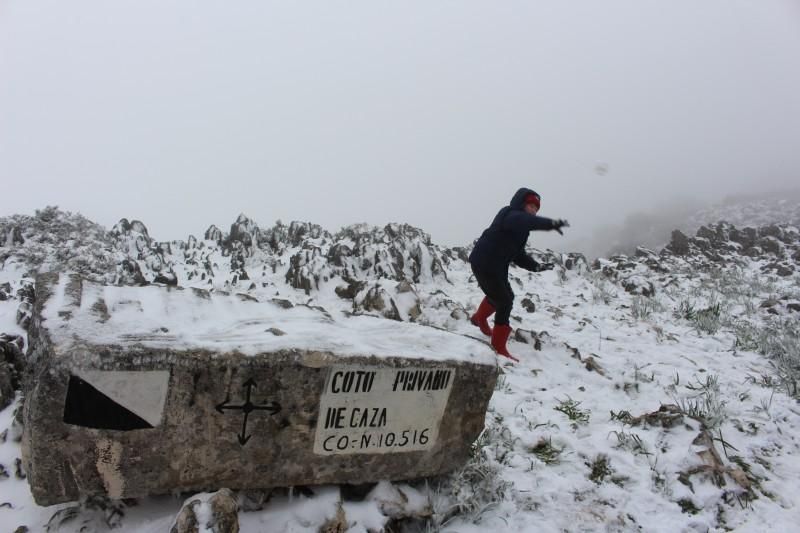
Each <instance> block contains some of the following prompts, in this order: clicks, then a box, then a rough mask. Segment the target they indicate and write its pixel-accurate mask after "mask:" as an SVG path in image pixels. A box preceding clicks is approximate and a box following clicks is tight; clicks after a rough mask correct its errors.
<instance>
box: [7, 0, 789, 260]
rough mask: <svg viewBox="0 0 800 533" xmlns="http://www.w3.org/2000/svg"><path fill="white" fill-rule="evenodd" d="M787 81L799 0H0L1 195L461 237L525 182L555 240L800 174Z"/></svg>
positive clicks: (544, 239) (92, 207) (551, 243)
mask: <svg viewBox="0 0 800 533" xmlns="http://www.w3.org/2000/svg"><path fill="white" fill-rule="evenodd" d="M798 95H800V2H798V1H797V0H762V1H750V0H670V1H655V0H613V1H612V0H604V1H601V2H598V1H575V2H563V1H561V0H547V1H545V0H540V1H536V2H533V1H527V2H521V1H502V2H489V1H482V2H478V1H467V0H459V1H431V0H426V1H409V2H391V3H390V2H380V1H347V2H343V1H325V2H309V1H303V2H267V1H255V0H253V1H244V0H240V1H238V2H210V1H189V0H185V1H177V0H176V1H163V0H162V1H142V0H137V1H115V2H107V1H100V0H96V1H82V0H76V1H71V2H61V1H58V0H50V1H41V0H0V182H1V183H2V186H1V188H0V216H6V215H11V214H16V213H27V214H31V213H33V211H34V209H37V208H42V207H44V206H46V205H58V206H60V207H61V208H63V209H66V210H69V211H78V212H81V213H82V214H84V215H85V216H87V217H89V218H90V219H92V220H95V221H97V222H99V223H101V224H103V225H104V226H106V227H109V228H110V227H111V226H112V225H113V224H114V223H115V222H117V221H118V220H119V219H120V218H122V217H127V218H135V219H139V220H142V221H143V222H144V223H145V224H146V225H147V226H148V228H149V230H150V234H151V235H152V236H153V237H155V238H157V239H159V240H170V239H179V238H180V239H183V238H186V237H187V236H188V235H189V234H194V235H198V236H199V235H202V233H203V231H204V230H205V229H206V228H207V227H208V226H209V225H210V224H216V225H218V226H220V227H221V228H223V229H224V230H226V231H227V230H228V229H229V227H230V224H231V223H232V222H233V221H234V220H235V218H236V216H237V215H238V214H239V213H242V212H243V213H245V214H247V215H249V216H250V217H251V218H253V219H254V220H256V221H257V222H258V223H259V224H260V225H261V226H270V225H271V224H272V223H273V222H274V221H275V220H277V219H282V220H283V221H284V222H289V221H291V220H305V221H310V222H315V223H318V224H321V225H322V226H324V227H326V228H327V229H329V230H331V231H335V230H337V229H338V228H339V227H341V226H342V225H345V224H350V223H355V222H368V223H371V224H378V225H383V224H385V223H387V222H392V221H399V222H408V223H410V224H412V225H415V226H418V227H421V228H423V229H424V230H426V231H428V232H429V233H430V234H431V235H432V237H433V239H434V241H435V242H438V243H440V244H447V245H464V244H467V243H469V242H471V241H472V240H473V239H474V238H476V237H477V236H478V235H479V234H480V232H481V231H482V230H483V229H484V228H485V227H486V226H487V225H488V224H489V222H490V221H491V219H492V217H493V216H494V214H495V213H496V211H497V210H498V209H499V208H500V207H501V206H502V205H504V204H506V203H507V202H508V200H509V199H510V198H511V196H512V194H513V193H514V191H515V190H516V189H517V188H518V187H521V186H526V187H531V188H533V189H535V190H537V191H538V192H539V193H540V194H541V195H542V210H541V212H540V214H541V215H543V216H551V217H554V218H566V219H569V220H570V222H571V223H572V226H573V227H572V228H569V230H568V232H569V233H568V237H566V238H559V237H558V236H557V235H551V234H546V235H545V234H539V233H537V234H534V235H533V236H532V238H531V240H530V242H531V244H533V245H535V246H537V247H553V248H556V249H561V248H563V247H564V246H568V243H569V242H570V239H573V240H576V242H577V240H578V239H584V240H585V239H586V238H588V237H590V236H591V235H592V232H593V230H595V229H596V228H597V227H598V226H600V225H607V224H613V223H617V222H621V221H623V220H624V219H625V217H626V216H627V215H630V214H631V213H633V212H637V211H647V210H650V209H658V208H659V206H662V205H665V204H675V203H676V202H677V203H680V202H681V201H683V200H686V201H687V202H688V201H692V202H698V201H710V200H714V199H717V198H720V197H722V196H724V195H725V194H730V193H743V192H748V191H754V190H765V189H781V188H784V187H789V186H792V185H796V184H797V183H798V182H800V179H798V178H800V150H798V146H800V97H798ZM598 166H605V167H607V169H608V171H607V173H606V174H605V175H602V172H597V170H596V169H597V168H598Z"/></svg>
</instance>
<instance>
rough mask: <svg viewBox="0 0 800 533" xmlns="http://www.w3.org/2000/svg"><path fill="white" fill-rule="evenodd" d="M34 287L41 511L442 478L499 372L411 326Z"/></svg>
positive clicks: (31, 469) (479, 350) (29, 431)
mask: <svg viewBox="0 0 800 533" xmlns="http://www.w3.org/2000/svg"><path fill="white" fill-rule="evenodd" d="M36 290H37V299H36V307H35V310H34V315H33V320H32V324H31V328H30V337H29V339H30V345H31V350H30V352H29V366H28V375H27V377H26V383H25V408H24V420H25V429H24V435H23V457H24V461H25V464H26V470H27V473H28V480H29V482H30V485H31V491H32V492H33V496H34V498H35V499H36V501H37V503H39V504H40V505H50V504H54V503H59V502H64V501H70V500H76V499H78V498H79V497H81V496H84V495H106V496H108V497H111V498H114V499H118V498H129V497H141V496H145V495H150V494H160V493H168V492H172V491H200V490H214V489H217V488H220V487H229V488H233V489H258V488H268V487H275V486H292V485H312V484H321V483H350V484H360V483H367V482H374V481H379V480H384V479H388V480H399V479H411V478H416V477H422V476H430V475H435V474H440V473H443V472H447V471H449V470H452V469H455V468H457V467H458V466H460V465H461V464H463V463H464V462H465V461H466V459H467V458H468V456H469V451H470V445H471V443H472V442H473V441H474V440H475V438H477V436H478V434H479V433H480V432H481V430H482V429H483V425H484V416H485V411H486V408H487V405H488V402H489V399H490V397H491V395H492V391H493V390H494V385H495V381H496V378H497V374H498V367H497V363H496V358H495V355H494V353H493V352H492V350H491V349H490V348H489V347H488V346H487V345H485V344H483V343H481V342H477V341H474V340H471V339H469V338H466V337H463V336H461V335H457V334H453V333H448V332H444V331H440V330H437V329H434V328H428V327H425V326H419V325H414V324H409V323H398V322H395V321H389V320H385V319H379V318H374V317H350V318H333V317H331V315H329V314H328V313H326V312H325V311H324V310H321V309H319V308H311V307H307V306H294V307H292V308H291V309H284V308H282V307H281V306H279V305H277V304H275V303H272V302H257V301H253V299H252V298H242V297H240V296H238V295H230V294H225V293H220V292H216V293H210V292H207V291H202V290H198V289H181V288H178V287H157V286H147V287H116V286H102V285H98V284H95V283H91V282H88V281H83V280H81V279H80V278H79V277H78V276H75V275H69V276H68V275H64V274H62V275H60V276H59V275H58V274H43V275H42V276H40V277H39V279H38V280H37V285H36ZM275 327H280V329H281V331H283V332H285V335H281V336H276V335H274V334H273V333H272V332H271V328H275Z"/></svg>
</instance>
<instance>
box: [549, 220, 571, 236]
mask: <svg viewBox="0 0 800 533" xmlns="http://www.w3.org/2000/svg"><path fill="white" fill-rule="evenodd" d="M568 227H569V222H567V221H566V220H564V219H563V218H557V219H555V220H554V221H553V229H554V230H556V231H557V232H558V234H559V235H564V232H563V231H561V228H568Z"/></svg>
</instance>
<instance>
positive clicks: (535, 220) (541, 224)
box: [503, 211, 554, 231]
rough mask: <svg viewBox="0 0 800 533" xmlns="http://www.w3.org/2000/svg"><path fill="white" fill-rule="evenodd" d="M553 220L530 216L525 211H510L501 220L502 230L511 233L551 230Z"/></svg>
mask: <svg viewBox="0 0 800 533" xmlns="http://www.w3.org/2000/svg"><path fill="white" fill-rule="evenodd" d="M553 222H554V221H553V219H551V218H547V217H540V216H536V215H530V214H528V213H526V212H525V211H512V212H510V213H509V214H508V215H506V218H504V219H503V229H505V230H511V231H533V230H551V229H554V227H553Z"/></svg>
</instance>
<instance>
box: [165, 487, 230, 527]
mask: <svg viewBox="0 0 800 533" xmlns="http://www.w3.org/2000/svg"><path fill="white" fill-rule="evenodd" d="M201 531H210V532H211V533H239V505H238V504H237V503H236V497H235V495H234V494H233V492H232V491H231V490H229V489H222V490H219V491H217V492H215V493H213V494H197V495H195V496H192V497H191V498H189V499H188V500H186V502H184V504H183V507H181V510H180V512H179V513H178V516H177V517H176V518H175V523H173V524H172V527H171V528H170V533H199V532H201Z"/></svg>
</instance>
